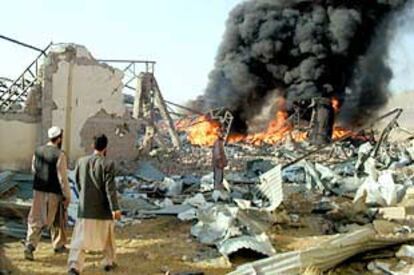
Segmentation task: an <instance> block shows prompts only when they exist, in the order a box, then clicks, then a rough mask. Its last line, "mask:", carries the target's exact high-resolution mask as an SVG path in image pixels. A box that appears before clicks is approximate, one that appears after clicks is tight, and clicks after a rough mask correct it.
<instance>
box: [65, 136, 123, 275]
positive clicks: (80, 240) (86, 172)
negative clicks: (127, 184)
mask: <svg viewBox="0 0 414 275" xmlns="http://www.w3.org/2000/svg"><path fill="white" fill-rule="evenodd" d="M107 145H108V139H107V137H106V136H105V135H101V136H98V137H95V142H94V148H95V151H94V153H93V154H92V155H90V156H86V157H83V158H81V159H79V160H78V164H77V166H76V169H75V176H76V183H77V187H78V189H79V209H78V219H77V221H76V224H75V228H74V230H73V235H72V242H71V245H70V253H69V259H68V266H69V272H68V274H71V275H76V274H80V272H81V271H82V269H83V265H84V259H85V250H89V251H103V254H104V261H103V264H104V269H105V271H110V270H112V269H113V268H114V267H115V235H114V233H115V223H114V220H119V219H120V218H121V212H120V210H119V206H118V199H117V194H116V186H115V180H114V177H115V171H114V170H115V168H114V163H113V162H110V161H108V160H107V159H106V158H105V156H106V151H107V149H106V148H107Z"/></svg>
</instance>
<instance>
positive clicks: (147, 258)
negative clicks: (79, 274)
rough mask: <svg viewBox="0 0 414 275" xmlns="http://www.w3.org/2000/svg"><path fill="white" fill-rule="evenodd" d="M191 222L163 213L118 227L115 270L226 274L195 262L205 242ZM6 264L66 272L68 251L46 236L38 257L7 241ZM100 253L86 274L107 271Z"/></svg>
mask: <svg viewBox="0 0 414 275" xmlns="http://www.w3.org/2000/svg"><path fill="white" fill-rule="evenodd" d="M190 227H191V224H190V223H183V222H181V221H179V220H178V219H176V218H170V217H161V218H157V219H152V220H144V221H142V223H141V224H136V225H131V226H127V227H125V228H117V241H116V243H117V257H118V259H117V263H118V264H119V267H118V268H117V269H116V270H115V271H114V272H113V274H145V275H146V274H166V273H167V272H168V271H169V272H171V273H175V272H186V271H187V272H188V271H203V272H205V274H225V273H227V272H229V271H230V269H223V268H215V267H208V266H203V265H200V264H197V263H193V261H192V258H193V257H195V256H196V253H197V252H199V251H200V250H203V249H205V248H203V245H201V244H199V243H198V242H197V241H195V240H194V239H191V237H190ZM2 245H3V246H4V252H5V257H3V255H1V256H2V258H3V260H5V263H4V265H5V266H4V267H3V268H5V269H6V270H10V271H12V274H39V275H40V274H66V272H67V269H66V260H67V255H55V254H54V252H53V250H52V248H51V245H50V243H49V242H48V241H47V240H43V241H42V242H41V243H40V245H39V247H38V249H37V250H36V252H35V261H34V262H30V261H26V260H24V258H23V246H22V244H21V243H20V242H19V241H17V240H15V239H9V240H6V242H5V243H4V244H2ZM101 260H102V257H101V256H100V255H99V254H96V253H95V254H90V255H88V256H87V258H86V263H85V270H84V273H83V274H105V272H103V270H102V266H101V264H100V261H101Z"/></svg>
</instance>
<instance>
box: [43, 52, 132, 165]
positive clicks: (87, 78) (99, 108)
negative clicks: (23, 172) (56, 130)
mask: <svg viewBox="0 0 414 275" xmlns="http://www.w3.org/2000/svg"><path fill="white" fill-rule="evenodd" d="M122 78H123V73H122V72H121V71H120V70H118V69H115V68H112V67H110V66H109V65H107V64H102V63H99V62H98V61H97V60H95V59H94V58H93V57H92V55H91V54H90V53H89V52H88V50H87V49H86V48H85V47H83V46H79V45H74V44H59V45H57V46H54V47H53V48H52V49H51V51H50V52H49V54H48V57H47V59H46V61H45V66H44V70H43V87H42V101H43V104H42V107H43V108H42V135H43V136H42V140H43V141H46V140H47V137H46V130H47V129H48V128H49V127H50V126H52V125H57V126H59V127H62V128H63V129H64V144H63V149H64V150H65V152H66V153H67V155H68V156H69V160H70V162H71V163H73V162H74V161H76V159H78V158H79V157H81V156H83V155H85V153H89V152H90V151H91V148H90V147H91V143H92V137H93V136H94V135H96V134H99V133H104V134H106V135H107V136H108V138H109V142H110V146H111V150H110V151H109V153H108V156H109V157H110V158H112V159H121V158H122V159H125V160H128V159H133V158H134V157H136V151H135V150H134V148H135V146H134V145H135V143H134V141H135V140H136V124H137V122H136V121H134V120H133V119H132V118H128V115H127V114H126V108H125V106H124V104H123V95H122V88H123V84H122ZM93 121H94V122H95V123H92V122H93ZM120 122H122V123H120ZM119 125H122V127H119ZM125 129H129V130H130V131H126V130H125ZM127 141H128V142H127ZM114 145H116V146H114Z"/></svg>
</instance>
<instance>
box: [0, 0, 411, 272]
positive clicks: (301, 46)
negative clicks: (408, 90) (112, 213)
mask: <svg viewBox="0 0 414 275" xmlns="http://www.w3.org/2000/svg"><path fill="white" fill-rule="evenodd" d="M409 2H410V1H403V0H401V1H399V0H393V1H380V0H378V1H377V0H373V1H370V2H369V3H365V2H361V1H331V0H321V1H306V0H305V1H282V0H275V1H268V0H257V1H245V2H243V3H242V4H240V5H239V6H237V7H236V8H235V9H234V11H233V12H232V13H231V14H230V17H229V19H228V22H227V29H226V33H225V36H224V38H223V43H222V45H221V47H220V49H219V52H218V55H217V59H216V64H215V67H214V69H213V71H212V73H211V75H210V82H209V84H208V87H207V89H206V93H205V95H204V96H201V97H200V98H198V99H196V100H194V101H192V102H191V104H189V105H188V106H181V105H178V104H174V103H172V102H169V101H168V100H166V99H164V98H163V95H162V94H161V91H160V88H159V85H158V83H157V80H156V79H155V76H154V68H153V66H154V63H153V62H151V61H143V63H141V62H139V61H133V60H129V61H125V60H123V61H122V60H114V59H106V60H99V59H96V58H94V57H93V56H92V55H91V53H89V52H88V50H87V49H86V48H85V47H83V46H79V45H75V44H53V45H50V46H48V47H47V49H46V50H45V51H44V52H42V53H41V54H40V56H39V60H40V58H41V59H42V62H39V70H38V74H35V80H36V81H35V82H34V83H33V85H30V87H29V88H27V86H26V87H24V86H21V85H20V86H19V88H18V89H17V88H16V89H12V88H11V87H12V85H11V86H10V85H9V86H8V88H7V87H6V88H7V89H6V90H7V92H4V91H3V93H0V110H1V112H0V127H1V129H2V130H1V132H0V211H1V214H2V215H1V217H0V236H3V235H4V236H7V241H8V242H7V244H8V247H6V248H5V249H4V251H5V252H4V253H5V257H2V258H0V264H1V263H2V262H1V261H2V259H7V260H8V261H9V263H8V264H6V265H5V266H6V269H9V270H12V271H14V270H18V271H22V272H28V271H30V270H31V269H36V268H41V267H40V265H42V262H40V263H36V262H35V263H32V264H25V263H24V262H22V260H21V259H20V258H19V257H17V256H16V255H17V253H18V252H19V251H20V250H19V249H21V248H20V244H19V243H18V241H17V239H18V238H21V236H22V234H23V235H24V232H25V219H26V217H27V212H28V211H29V207H30V202H31V193H30V192H31V183H32V178H31V175H30V173H29V172H28V170H29V168H30V161H31V156H32V153H33V149H34V148H35V146H36V145H38V144H41V143H43V142H44V141H45V136H44V134H45V132H46V129H47V128H48V127H50V126H51V125H58V126H60V127H62V128H64V130H65V132H64V145H63V148H64V150H65V151H66V153H67V155H68V157H69V160H70V162H71V163H73V162H74V161H75V160H76V159H78V158H79V157H80V156H83V155H85V154H87V153H89V152H90V150H91V149H90V144H89V142H90V140H91V138H92V137H93V136H94V135H95V134H97V133H98V132H102V131H103V132H105V134H107V135H108V136H109V140H110V142H111V149H110V150H109V155H108V157H109V158H111V159H113V160H117V161H118V162H120V163H121V164H122V163H123V164H127V165H126V166H128V168H129V169H122V170H121V169H119V171H118V174H117V177H116V179H115V181H116V187H117V194H118V197H119V201H120V205H121V208H122V210H123V218H122V220H121V221H119V222H117V224H116V225H117V230H118V232H119V235H120V239H119V241H118V243H117V245H118V244H119V248H120V249H119V250H120V251H121V252H120V255H119V263H120V264H119V272H120V273H122V274H210V273H212V274H231V275H239V274H243V275H244V274H245V275H254V274H264V275H271V274H275V275H276V274H303V273H305V274H326V273H329V274H413V273H414V245H413V244H414V224H413V218H414V212H413V209H414V131H413V130H414V125H413V124H407V125H408V126H405V125H404V127H403V125H402V124H401V123H400V122H402V120H404V122H406V121H408V120H410V119H411V116H412V106H408V105H409V104H407V102H404V103H405V105H404V106H403V107H404V108H401V106H399V105H398V104H397V105H385V103H386V102H387V97H388V91H387V89H386V88H385V86H386V85H385V84H387V83H388V81H389V79H390V75H389V73H390V71H389V68H388V66H387V64H386V62H385V59H386V54H385V52H384V51H386V49H387V47H388V44H387V43H385V44H381V43H382V42H384V41H383V40H384V39H385V40H387V39H389V36H388V35H392V34H389V33H388V31H386V34H385V33H384V37H379V38H378V37H377V35H376V34H377V33H378V32H380V33H381V31H384V32H385V30H386V29H387V28H388V30H391V31H392V30H393V27H394V25H393V24H394V21H393V20H392V18H394V16H396V15H397V16H398V15H400V14H401V12H403V11H405V10H406V9H407V5H408V4H407V3H409ZM409 7H411V6H409ZM367 32H368V34H367ZM378 39H379V40H378ZM378 41H380V42H381V43H380V42H378ZM377 42H378V43H380V44H378V45H379V48H377V49H373V43H374V44H375V43H377ZM374 48H375V47H374ZM372 58H378V60H375V62H373V63H370V65H372V66H378V68H377V69H378V70H379V71H380V73H378V74H375V73H376V72H373V71H370V70H369V69H370V68H371V67H370V66H368V65H367V63H369V62H370V61H372ZM116 63H122V64H123V65H125V66H126V67H125V69H119V68H118V67H117V66H115V65H114V64H116ZM33 64H37V63H36V61H35V62H34V63H33ZM40 64H41V65H40ZM132 64H143V65H145V66H144V68H143V69H142V70H141V71H139V72H136V71H135V69H132V68H135V65H132ZM131 69H132V70H133V73H132V75H133V76H132V78H131V79H129V78H125V75H126V74H127V73H128V72H130V70H131ZM371 73H373V74H375V77H373V76H372V75H370V74H371ZM376 81H377V82H376ZM374 82H375V83H374ZM23 83H24V81H23ZM371 84H375V85H373V86H372V87H370V88H369V89H367V88H366V87H367V86H370V85H371ZM125 89H129V90H130V91H132V92H131V93H132V94H129V95H125V94H124V90H125ZM374 95H375V96H378V97H377V98H375V99H373V100H372V101H369V100H368V99H372V98H373V97H374ZM406 96H407V98H409V99H410V100H412V99H413V98H414V96H413V95H411V94H408V95H406ZM171 106H173V107H175V109H173V108H171ZM361 108H363V110H361V111H360V112H359V111H358V110H359V109H361ZM410 108H411V109H410ZM178 109H179V110H181V111H178ZM407 110H408V111H409V112H408V116H406V117H405V118H404V114H405V113H406V111H407ZM344 113H345V114H344ZM401 118H404V119H401ZM341 122H346V123H344V124H341ZM3 129H8V130H7V131H4V130H3ZM220 131H222V132H223V133H224V134H225V141H226V154H227V156H228V159H229V165H228V167H227V168H226V169H225V174H224V182H223V185H224V190H216V189H215V187H214V176H213V173H212V172H211V171H212V169H211V155H212V150H211V145H212V144H213V143H214V142H215V140H216V139H217V136H218V134H219V132H220ZM112 148H113V149H112ZM73 174H74V173H73V171H70V172H69V180H70V182H71V188H72V190H71V191H72V195H73V201H72V202H71V204H70V206H69V224H70V225H73V224H74V222H75V221H76V219H77V214H76V210H77V203H78V195H77V190H76V179H75V177H74V175H73ZM117 234H118V233H117ZM42 249H43V248H41V255H40V256H39V257H40V259H41V260H42V261H45V262H47V265H45V267H44V268H45V269H42V271H44V273H59V272H61V269H60V268H61V265H64V264H65V263H66V262H65V260H66V259H64V258H63V257H60V258H59V257H56V259H57V260H55V259H53V260H49V259H48V258H50V254H48V252H47V251H46V250H42ZM16 251H17V252H16ZM1 253H3V251H2V249H1V248H0V256H2V254H1ZM88 256H89V258H90V259H91V263H89V264H88V265H87V268H86V270H87V271H86V272H90V273H94V272H96V271H97V270H96V266H97V265H98V258H97V257H96V256H95V255H93V254H92V255H88ZM137 259H139V260H140V262H138V261H137ZM56 261H57V262H56ZM42 268H43V267H42ZM40 272H41V271H40Z"/></svg>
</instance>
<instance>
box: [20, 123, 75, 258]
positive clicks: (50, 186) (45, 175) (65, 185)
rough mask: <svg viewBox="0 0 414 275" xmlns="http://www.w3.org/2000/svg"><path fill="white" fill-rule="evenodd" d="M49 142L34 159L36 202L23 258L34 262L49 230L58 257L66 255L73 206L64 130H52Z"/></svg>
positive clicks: (33, 203) (34, 199) (29, 223)
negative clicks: (71, 204) (68, 208)
mask: <svg viewBox="0 0 414 275" xmlns="http://www.w3.org/2000/svg"><path fill="white" fill-rule="evenodd" d="M48 138H49V142H48V143H47V144H46V145H43V146H39V147H38V148H37V149H36V150H35V153H34V156H33V159H32V170H33V173H34V180H33V202H32V207H31V209H30V213H29V217H28V230H27V236H26V240H25V249H24V257H25V259H26V260H30V261H33V260H34V256H33V252H34V251H35V250H36V247H37V245H38V243H39V241H40V238H41V234H42V230H43V229H44V228H47V229H50V231H51V237H52V245H53V248H54V251H55V253H64V252H67V249H66V247H65V244H66V231H65V227H66V220H67V219H66V218H67V207H68V205H69V203H70V187H69V182H68V177H67V161H66V156H65V154H64V153H63V151H62V150H61V148H62V141H63V130H62V129H60V128H59V127H56V126H54V127H51V128H50V129H49V130H48Z"/></svg>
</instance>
